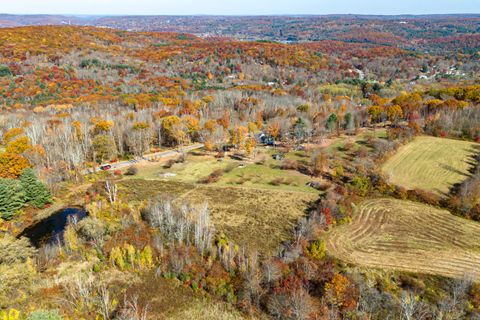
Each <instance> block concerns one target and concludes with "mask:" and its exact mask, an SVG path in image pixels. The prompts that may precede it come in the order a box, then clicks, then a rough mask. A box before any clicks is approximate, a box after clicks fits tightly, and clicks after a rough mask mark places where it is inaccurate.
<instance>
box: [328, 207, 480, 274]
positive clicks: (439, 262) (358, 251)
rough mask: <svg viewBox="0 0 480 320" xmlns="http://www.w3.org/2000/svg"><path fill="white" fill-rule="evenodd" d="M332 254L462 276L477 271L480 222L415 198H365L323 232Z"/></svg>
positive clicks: (378, 265) (371, 263) (381, 265)
mask: <svg viewBox="0 0 480 320" xmlns="http://www.w3.org/2000/svg"><path fill="white" fill-rule="evenodd" d="M327 250H328V253H329V254H330V255H332V256H335V257H337V258H338V259H340V260H343V261H345V262H348V263H353V264H358V265H361V266H365V267H374V268H379V269H387V270H397V271H404V272H415V273H423V274H432V275H441V276H446V277H453V278H462V277H463V276H464V275H465V274H467V275H474V276H476V275H477V274H478V271H480V223H477V222H473V221H469V220H465V219H463V218H460V217H456V216H454V215H452V214H450V213H449V212H448V211H446V210H441V209H437V208H434V207H431V206H427V205H424V204H420V203H415V202H410V201H403V200H396V199H387V198H385V199H372V200H366V201H364V202H363V203H362V204H361V205H360V207H359V208H358V210H357V212H356V215H355V217H354V218H353V221H352V222H351V223H349V224H346V225H342V226H339V227H336V228H334V229H333V230H332V232H331V233H330V234H328V238H327Z"/></svg>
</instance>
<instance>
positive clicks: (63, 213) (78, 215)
mask: <svg viewBox="0 0 480 320" xmlns="http://www.w3.org/2000/svg"><path fill="white" fill-rule="evenodd" d="M86 216H87V212H86V211H85V209H83V208H65V209H62V210H60V211H57V212H55V213H54V214H52V215H51V216H49V217H48V218H45V219H43V220H41V221H39V222H38V223H36V224H34V225H32V226H30V227H28V228H27V229H25V230H23V232H22V233H21V234H20V235H19V237H27V238H28V239H30V242H31V243H32V244H33V245H34V246H35V247H37V248H40V247H42V246H44V245H47V244H52V243H56V242H57V241H63V232H64V231H65V228H66V227H67V225H68V223H69V221H71V220H72V219H73V220H76V221H80V220H82V219H83V218H85V217H86Z"/></svg>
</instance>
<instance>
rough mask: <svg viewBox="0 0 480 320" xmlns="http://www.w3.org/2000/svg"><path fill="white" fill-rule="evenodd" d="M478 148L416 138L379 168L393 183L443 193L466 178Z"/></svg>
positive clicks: (439, 139) (477, 145)
mask: <svg viewBox="0 0 480 320" xmlns="http://www.w3.org/2000/svg"><path fill="white" fill-rule="evenodd" d="M479 147H480V145H479V144H478V143H473V142H467V141H459V140H452V139H443V138H435V137H426V136H424V137H418V138H416V139H415V140H414V141H412V142H411V143H409V144H407V145H405V146H403V147H401V148H400V149H399V150H398V152H397V153H396V154H395V155H394V156H393V157H392V158H390V159H389V160H388V161H387V162H386V163H385V165H384V166H383V168H382V169H383V172H384V173H386V174H387V175H388V176H389V177H390V179H391V182H392V183H393V184H396V185H400V186H403V187H405V188H408V189H416V188H419V189H423V190H427V191H433V192H436V193H438V194H447V193H448V192H449V190H450V188H451V187H452V186H453V185H454V184H456V183H459V182H462V181H463V180H465V179H466V178H467V177H468V175H469V172H468V170H469V169H470V167H471V166H472V162H473V159H472V156H473V155H474V154H475V153H478V152H479Z"/></svg>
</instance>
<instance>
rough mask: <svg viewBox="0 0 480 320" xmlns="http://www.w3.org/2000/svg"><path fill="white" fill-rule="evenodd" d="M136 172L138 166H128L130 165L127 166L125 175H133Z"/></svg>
mask: <svg viewBox="0 0 480 320" xmlns="http://www.w3.org/2000/svg"><path fill="white" fill-rule="evenodd" d="M137 173H138V168H137V167H136V166H130V167H128V169H127V171H126V172H125V175H127V176H134V175H136V174H137Z"/></svg>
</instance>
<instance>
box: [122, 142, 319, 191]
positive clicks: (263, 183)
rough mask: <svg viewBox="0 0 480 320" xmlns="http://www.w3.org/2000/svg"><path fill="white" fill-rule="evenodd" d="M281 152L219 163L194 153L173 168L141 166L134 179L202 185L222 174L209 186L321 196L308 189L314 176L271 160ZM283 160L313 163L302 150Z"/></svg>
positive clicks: (264, 151) (263, 152)
mask: <svg viewBox="0 0 480 320" xmlns="http://www.w3.org/2000/svg"><path fill="white" fill-rule="evenodd" d="M278 153H279V151H278V150H276V149H273V148H270V149H266V148H262V149H259V155H258V156H257V161H256V162H255V163H252V162H246V161H240V160H235V159H232V158H229V157H225V158H223V159H222V161H218V160H217V159H216V158H215V157H214V156H213V155H209V154H204V153H202V152H191V153H188V154H187V155H186V158H185V161H184V162H180V163H175V164H173V165H172V166H171V167H166V166H165V164H166V162H165V161H162V162H158V163H152V164H148V165H146V166H141V167H139V168H138V173H137V174H136V175H135V176H132V177H131V178H133V179H145V180H162V181H174V182H186V183H199V182H200V181H201V180H202V179H203V178H206V177H208V176H209V175H211V174H212V173H213V172H215V171H221V172H222V173H221V175H219V176H218V179H215V180H214V181H211V182H209V185H212V186H227V187H228V186H231V187H247V188H255V189H270V190H284V191H298V192H308V193H318V192H317V190H315V189H313V188H311V187H309V186H307V184H308V183H309V182H310V181H312V180H315V179H312V177H310V176H308V175H305V174H302V173H300V172H298V171H296V170H283V169H281V168H280V166H281V164H282V161H281V160H274V159H273V158H272V156H273V155H275V154H278ZM284 157H285V158H286V159H291V160H296V161H299V162H306V163H308V161H309V160H310V159H309V157H307V156H306V155H305V152H303V151H291V152H289V153H288V154H286V155H284Z"/></svg>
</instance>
